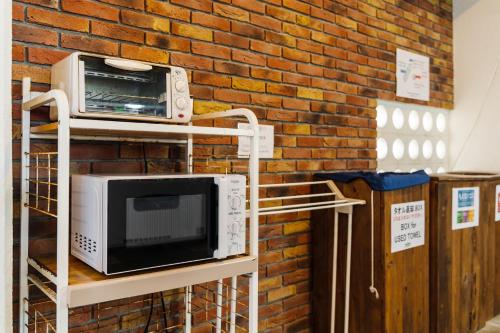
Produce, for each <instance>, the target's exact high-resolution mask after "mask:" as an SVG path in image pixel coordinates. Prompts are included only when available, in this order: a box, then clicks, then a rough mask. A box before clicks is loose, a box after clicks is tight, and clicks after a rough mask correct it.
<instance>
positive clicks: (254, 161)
mask: <svg viewBox="0 0 500 333" xmlns="http://www.w3.org/2000/svg"><path fill="white" fill-rule="evenodd" d="M48 103H55V104H56V105H57V107H58V114H59V119H58V121H57V122H54V123H50V124H46V125H40V126H34V127H32V126H31V118H30V116H31V115H30V111H31V110H33V109H36V108H38V107H40V106H43V105H46V104H48ZM223 117H231V118H244V119H246V121H248V123H249V125H250V127H249V129H234V128H216V127H201V126H192V125H172V124H151V123H136V122H121V121H101V120H89V119H77V118H70V116H69V106H68V100H67V97H66V95H65V94H64V92H63V91H61V90H50V91H49V92H46V93H43V94H40V93H35V92H32V91H31V80H30V78H24V79H23V104H22V128H23V137H22V152H23V159H22V171H21V179H22V182H21V203H22V208H21V254H20V262H21V267H20V320H21V323H20V325H19V326H20V332H21V333H26V332H27V331H28V328H27V324H28V322H29V317H28V311H27V310H28V309H27V306H26V304H27V303H28V299H29V285H34V286H36V287H37V288H38V289H40V290H41V291H42V292H43V293H44V294H45V295H46V296H47V297H48V298H49V299H51V300H52V301H53V302H54V303H55V304H56V320H55V322H56V325H55V326H56V329H57V331H58V332H59V333H66V332H68V314H69V308H73V307H78V306H83V305H90V304H95V303H100V302H104V301H110V300H116V299H121V298H127V297H132V296H138V295H144V294H150V293H154V292H160V291H163V290H170V289H175V288H185V290H186V293H185V295H186V297H187V300H186V314H185V324H184V331H185V332H187V333H189V332H190V331H191V312H190V311H191V305H192V304H191V300H190V297H191V295H192V292H193V291H192V288H191V286H192V285H196V284H200V283H204V282H207V281H218V287H217V295H218V296H217V320H216V321H217V323H216V331H217V332H222V328H221V320H220V311H221V310H220V309H221V306H219V304H218V303H219V302H221V297H219V295H220V291H221V290H222V285H223V279H227V278H230V279H231V283H230V286H231V287H230V288H231V294H234V293H235V285H236V279H237V276H239V275H246V276H249V286H248V288H249V290H248V296H247V297H248V332H251V333H256V332H257V327H258V322H257V314H258V200H259V184H258V182H259V177H258V175H259V150H258V147H259V133H258V132H259V129H258V121H257V118H256V117H255V115H254V114H253V113H252V112H251V111H250V110H247V109H235V110H229V111H224V112H216V113H210V114H206V115H199V116H195V117H193V120H201V119H215V118H223ZM196 136H243V137H249V138H250V147H251V148H250V156H249V162H248V163H249V166H248V176H249V187H250V189H249V190H250V191H249V192H250V196H249V199H250V200H249V201H250V205H249V208H250V209H249V212H248V218H249V248H248V254H247V255H244V256H239V257H235V258H230V259H227V260H222V261H215V262H207V263H203V264H198V265H191V266H184V267H176V268H171V269H164V270H155V271H153V272H146V273H140V274H135V275H126V276H118V277H112V278H109V277H105V276H103V275H100V274H97V275H96V273H94V274H92V272H91V271H90V272H85V267H86V265H84V264H82V263H80V262H78V261H77V260H73V259H72V258H70V256H69V222H70V221H69V204H70V202H69V195H70V187H69V181H70V172H69V170H70V154H69V153H70V140H71V139H73V140H78V139H81V140H107V141H138V142H144V141H145V142H168V143H172V142H173V143H179V144H185V145H186V147H187V148H186V159H187V163H186V164H187V169H188V170H187V171H188V172H192V167H193V166H192V165H193V137H196ZM31 139H52V140H54V139H55V140H57V151H54V152H45V153H30V142H31ZM55 156H57V161H56V162H55V161H54V160H55ZM42 159H43V160H44V161H45V164H43V166H42V164H39V160H40V161H41V160H42ZM52 171H54V172H52ZM39 173H43V174H44V175H45V178H43V180H42V176H40V177H39ZM55 174H56V175H57V180H54V178H55V177H54V176H52V178H51V175H55ZM47 176H48V178H47ZM30 184H31V189H30ZM42 185H44V186H46V189H47V192H48V193H45V192H43V193H42V192H40V193H39V186H42ZM33 187H34V189H33ZM54 193H57V196H55V195H54ZM42 201H43V202H45V205H42V204H41V203H40V202H42ZM30 211H35V212H37V213H38V214H44V215H48V216H50V217H52V218H55V219H56V221H57V236H56V238H57V258H56V260H55V261H44V260H41V259H38V258H31V257H29V255H28V241H29V220H30ZM30 271H31V272H33V271H36V272H37V274H32V273H30ZM85 274H86V275H85ZM82 275H84V276H83V277H82ZM41 278H44V279H46V280H45V281H42V280H41ZM72 278H73V279H76V278H79V279H80V280H81V281H79V283H77V284H72V283H70V282H71V280H72ZM51 284H52V285H54V286H55V289H53V288H51V287H50V285H51ZM233 296H234V295H233ZM235 308H236V302H235V301H234V299H233V298H231V325H230V329H229V331H230V332H231V333H234V332H235V318H234V312H235V311H234V310H235ZM49 329H52V330H54V327H53V325H52V326H51V327H49V326H47V331H49Z"/></svg>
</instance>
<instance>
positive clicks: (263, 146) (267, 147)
mask: <svg viewBox="0 0 500 333" xmlns="http://www.w3.org/2000/svg"><path fill="white" fill-rule="evenodd" d="M238 128H239V129H249V128H250V125H249V124H245V123H238ZM273 154H274V126H272V125H259V158H273ZM238 156H239V157H249V156H250V138H249V137H248V136H240V137H238Z"/></svg>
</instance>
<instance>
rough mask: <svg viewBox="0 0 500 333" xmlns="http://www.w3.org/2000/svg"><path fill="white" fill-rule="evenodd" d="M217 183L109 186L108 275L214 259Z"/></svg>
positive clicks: (133, 182)
mask: <svg viewBox="0 0 500 333" xmlns="http://www.w3.org/2000/svg"><path fill="white" fill-rule="evenodd" d="M215 186H216V185H214V181H213V178H202V179H200V178H197V179H196V178H195V179H161V180H158V179H157V180H144V179H143V180H137V179H136V180H119V181H110V182H109V183H108V197H109V199H108V200H109V205H108V233H107V234H108V242H107V243H108V245H107V246H108V249H107V252H108V254H107V268H106V273H107V274H115V273H122V272H127V271H134V270H140V269H145V268H152V267H160V266H166V265H173V264H179V263H186V262H192V261H198V260H206V259H210V258H213V256H214V252H215V250H216V249H217V237H218V230H217V204H216V203H217V199H216V194H217V193H216V192H215V190H214V188H216V187H215Z"/></svg>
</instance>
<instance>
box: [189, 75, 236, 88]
mask: <svg viewBox="0 0 500 333" xmlns="http://www.w3.org/2000/svg"><path fill="white" fill-rule="evenodd" d="M193 82H194V83H200V84H208V85H211V86H216V87H225V88H228V87H230V86H231V78H230V77H228V76H223V75H219V74H212V73H205V72H194V73H193Z"/></svg>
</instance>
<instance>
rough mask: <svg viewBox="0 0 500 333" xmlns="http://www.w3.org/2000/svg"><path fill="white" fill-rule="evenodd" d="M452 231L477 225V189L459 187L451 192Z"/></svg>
mask: <svg viewBox="0 0 500 333" xmlns="http://www.w3.org/2000/svg"><path fill="white" fill-rule="evenodd" d="M452 192H453V193H452V217H451V218H452V225H451V229H452V230H459V229H465V228H472V227H477V226H478V225H479V187H461V188H454V189H453V190H452Z"/></svg>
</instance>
